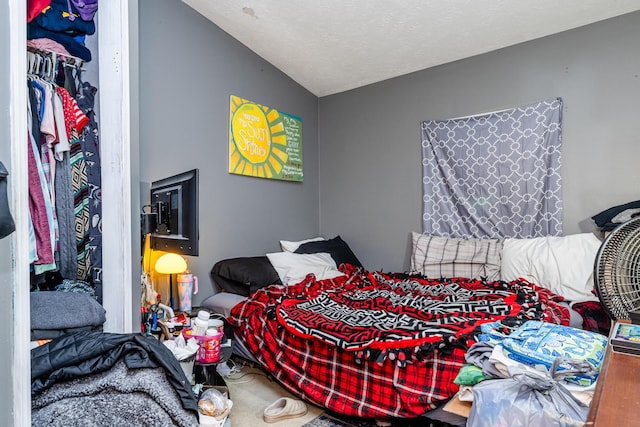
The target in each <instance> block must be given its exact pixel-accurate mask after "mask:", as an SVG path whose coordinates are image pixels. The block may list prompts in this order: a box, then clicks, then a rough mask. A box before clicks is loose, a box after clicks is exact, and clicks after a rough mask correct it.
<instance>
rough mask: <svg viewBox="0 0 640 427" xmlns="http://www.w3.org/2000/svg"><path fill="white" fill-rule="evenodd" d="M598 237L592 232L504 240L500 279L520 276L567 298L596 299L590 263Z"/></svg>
mask: <svg viewBox="0 0 640 427" xmlns="http://www.w3.org/2000/svg"><path fill="white" fill-rule="evenodd" d="M600 244H601V242H600V239H598V238H597V237H596V236H595V235H594V234H592V233H581V234H573V235H569V236H564V237H554V236H548V237H537V238H532V239H505V241H504V247H503V249H502V268H501V278H502V280H505V281H511V280H515V279H517V278H519V277H522V278H523V279H526V280H528V281H530V282H531V283H534V284H536V285H539V286H542V287H543V288H547V289H549V290H551V291H553V292H555V293H556V294H558V295H562V296H563V297H565V298H566V299H568V300H569V301H571V302H572V303H573V302H582V301H598V298H597V297H596V296H595V295H593V293H591V290H592V289H593V286H594V284H593V265H594V262H595V259H596V254H597V253H598V249H599V248H600Z"/></svg>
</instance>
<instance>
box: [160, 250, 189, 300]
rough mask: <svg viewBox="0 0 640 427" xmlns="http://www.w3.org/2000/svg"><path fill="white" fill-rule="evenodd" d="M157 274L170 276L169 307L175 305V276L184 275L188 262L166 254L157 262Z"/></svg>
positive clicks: (178, 256) (176, 255)
mask: <svg viewBox="0 0 640 427" xmlns="http://www.w3.org/2000/svg"><path fill="white" fill-rule="evenodd" d="M155 270H156V272H158V273H160V274H168V275H169V306H170V307H171V309H175V307H174V305H173V275H174V274H178V273H184V272H185V271H186V270H187V261H185V259H184V258H182V257H181V256H180V255H178V254H172V253H166V254H164V255H162V256H161V257H160V258H158V260H157V261H156V265H155Z"/></svg>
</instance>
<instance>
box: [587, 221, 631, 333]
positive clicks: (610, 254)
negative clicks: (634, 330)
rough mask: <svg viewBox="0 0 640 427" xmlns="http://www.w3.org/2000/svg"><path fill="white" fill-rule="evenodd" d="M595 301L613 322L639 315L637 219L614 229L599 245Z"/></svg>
mask: <svg viewBox="0 0 640 427" xmlns="http://www.w3.org/2000/svg"><path fill="white" fill-rule="evenodd" d="M594 279H595V285H596V291H597V292H598V297H599V298H600V302H601V303H602V305H603V307H604V309H605V311H606V312H607V314H608V315H609V317H611V319H613V320H620V319H627V320H629V319H630V317H631V316H630V312H635V311H640V218H634V219H631V220H630V221H627V222H625V223H623V224H620V225H619V226H618V227H616V228H615V229H614V230H613V231H612V232H611V233H610V234H609V235H608V236H607V237H606V238H605V239H604V241H603V242H602V245H600V249H599V250H598V254H597V255H596V261H595V265H594Z"/></svg>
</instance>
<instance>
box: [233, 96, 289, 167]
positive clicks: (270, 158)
mask: <svg viewBox="0 0 640 427" xmlns="http://www.w3.org/2000/svg"><path fill="white" fill-rule="evenodd" d="M286 146H287V136H286V134H285V130H284V125H283V123H282V119H281V117H280V114H279V113H278V111H277V110H274V109H272V108H269V107H264V106H262V105H259V104H255V103H253V102H250V101H247V100H246V99H242V98H239V97H237V96H232V97H231V128H230V130H229V172H231V173H237V174H241V175H249V176H257V177H261V178H272V177H274V176H277V175H279V174H280V173H281V172H282V167H283V165H284V164H285V163H286V162H287V160H288V158H289V155H288V154H287V152H286Z"/></svg>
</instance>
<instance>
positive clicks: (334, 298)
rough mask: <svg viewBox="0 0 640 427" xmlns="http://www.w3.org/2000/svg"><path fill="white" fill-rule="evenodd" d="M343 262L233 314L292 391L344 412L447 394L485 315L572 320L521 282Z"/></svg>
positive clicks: (407, 413) (381, 409)
mask: <svg viewBox="0 0 640 427" xmlns="http://www.w3.org/2000/svg"><path fill="white" fill-rule="evenodd" d="M341 268H342V269H343V271H344V273H345V276H342V277H338V278H335V279H330V280H321V281H318V280H316V279H315V277H314V276H313V275H309V276H307V278H305V280H303V281H302V282H301V283H299V284H297V285H294V286H288V287H287V286H269V287H267V288H263V289H261V290H259V291H258V292H256V293H255V294H254V295H253V296H252V297H251V298H249V299H248V300H247V301H245V302H243V303H240V304H238V305H237V306H235V307H234V308H233V310H232V312H231V316H230V321H231V323H232V325H233V326H234V329H235V331H236V334H237V335H238V336H239V337H240V338H241V339H242V341H243V342H244V343H245V344H246V347H247V348H248V349H249V350H250V351H251V352H252V354H253V355H254V356H255V357H256V359H257V360H258V361H259V362H260V363H262V364H263V366H264V367H265V368H266V369H267V370H268V371H269V372H271V373H272V374H273V375H274V377H275V378H277V379H278V380H279V381H280V382H281V383H283V384H284V385H285V386H286V387H287V388H288V389H289V390H290V391H292V392H293V393H295V394H297V395H299V396H300V397H302V398H304V399H307V400H309V401H311V402H313V403H315V404H317V405H320V406H323V407H326V408H328V409H330V410H332V411H335V412H338V413H341V414H345V415H351V416H358V417H371V418H380V417H415V416H419V415H421V414H424V413H425V412H427V411H428V410H431V409H434V408H435V407H436V406H438V405H439V404H440V403H442V402H444V401H446V400H448V399H449V398H451V397H452V396H453V395H454V394H455V392H456V391H457V386H456V385H455V384H453V379H454V378H455V376H456V375H457V373H458V371H459V369H460V367H461V366H462V365H464V363H465V361H464V353H465V350H466V348H467V346H468V345H469V344H470V343H471V342H473V339H474V337H475V335H476V334H477V333H479V328H478V327H479V325H480V324H482V323H485V322H491V321H495V320H501V321H503V322H504V323H506V324H510V325H517V324H518V323H521V322H523V321H525V320H530V319H537V320H544V321H547V322H553V323H561V324H565V325H567V324H568V323H569V313H568V310H566V309H565V308H564V307H562V306H561V305H559V304H557V303H558V302H559V301H562V297H560V296H558V295H555V294H553V293H551V292H550V291H548V290H546V289H543V288H540V287H538V286H536V285H533V284H531V283H528V282H526V281H523V280H518V281H514V282H508V283H507V282H488V281H481V280H470V279H463V278H448V279H446V278H443V279H439V280H433V279H427V278H424V277H422V276H410V275H406V274H387V273H382V272H367V271H363V270H362V269H356V268H352V267H351V266H348V265H347V266H344V265H343V266H342V267H341Z"/></svg>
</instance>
